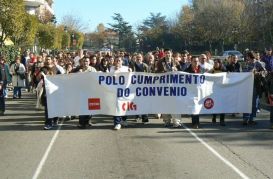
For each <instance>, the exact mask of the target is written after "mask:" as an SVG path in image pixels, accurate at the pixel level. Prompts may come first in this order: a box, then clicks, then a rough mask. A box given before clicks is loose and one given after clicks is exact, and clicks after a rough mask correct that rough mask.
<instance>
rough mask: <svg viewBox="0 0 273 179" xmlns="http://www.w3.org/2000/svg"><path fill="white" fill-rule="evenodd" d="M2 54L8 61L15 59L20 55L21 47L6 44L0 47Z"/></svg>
mask: <svg viewBox="0 0 273 179" xmlns="http://www.w3.org/2000/svg"><path fill="white" fill-rule="evenodd" d="M0 55H1V56H4V57H5V59H6V61H7V63H8V64H10V62H12V61H14V59H15V57H16V55H20V52H19V49H18V48H16V47H15V46H4V47H0Z"/></svg>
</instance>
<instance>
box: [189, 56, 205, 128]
mask: <svg viewBox="0 0 273 179" xmlns="http://www.w3.org/2000/svg"><path fill="white" fill-rule="evenodd" d="M202 71H205V70H204V69H203V68H202V67H201V65H200V62H199V58H198V57H195V56H192V58H191V64H190V66H189V67H188V68H187V69H186V70H185V72H188V73H202ZM191 120H192V128H194V129H198V128H200V122H199V114H192V115H191Z"/></svg>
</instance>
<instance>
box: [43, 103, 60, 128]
mask: <svg viewBox="0 0 273 179" xmlns="http://www.w3.org/2000/svg"><path fill="white" fill-rule="evenodd" d="M58 119H59V118H58V117H53V118H48V109H47V102H45V126H53V122H54V123H56V122H57V121H58Z"/></svg>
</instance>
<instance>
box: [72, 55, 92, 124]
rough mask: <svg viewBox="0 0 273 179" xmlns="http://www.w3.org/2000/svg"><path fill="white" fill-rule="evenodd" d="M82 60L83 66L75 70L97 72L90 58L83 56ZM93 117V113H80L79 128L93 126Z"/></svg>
mask: <svg viewBox="0 0 273 179" xmlns="http://www.w3.org/2000/svg"><path fill="white" fill-rule="evenodd" d="M80 61H82V62H80V64H82V66H81V67H80V68H78V71H75V72H82V73H83V72H96V71H97V70H96V69H95V68H94V67H92V66H90V59H89V58H87V57H84V58H82V59H81V60H80ZM91 118H92V116H91V115H79V125H78V128H80V129H85V128H86V127H90V126H92V124H91V123H89V121H90V119H91Z"/></svg>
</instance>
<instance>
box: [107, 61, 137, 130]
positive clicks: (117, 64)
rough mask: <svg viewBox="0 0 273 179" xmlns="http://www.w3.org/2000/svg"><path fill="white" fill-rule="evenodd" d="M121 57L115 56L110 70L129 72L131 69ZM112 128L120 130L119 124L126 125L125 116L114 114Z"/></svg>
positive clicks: (113, 71)
mask: <svg viewBox="0 0 273 179" xmlns="http://www.w3.org/2000/svg"><path fill="white" fill-rule="evenodd" d="M122 63H123V60H122V57H120V56H116V57H115V60H114V66H111V68H110V72H112V73H119V72H131V71H132V70H131V69H130V68H129V67H128V66H123V65H122ZM113 118H114V130H120V129H121V125H123V126H125V127H126V126H128V123H127V116H114V117H113Z"/></svg>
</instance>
